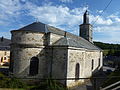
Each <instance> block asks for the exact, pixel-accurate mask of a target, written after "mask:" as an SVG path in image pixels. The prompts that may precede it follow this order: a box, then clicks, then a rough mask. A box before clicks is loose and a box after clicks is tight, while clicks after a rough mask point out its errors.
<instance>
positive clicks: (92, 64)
mask: <svg viewBox="0 0 120 90" xmlns="http://www.w3.org/2000/svg"><path fill="white" fill-rule="evenodd" d="M93 68H94V60H93V59H92V67H91V70H93Z"/></svg>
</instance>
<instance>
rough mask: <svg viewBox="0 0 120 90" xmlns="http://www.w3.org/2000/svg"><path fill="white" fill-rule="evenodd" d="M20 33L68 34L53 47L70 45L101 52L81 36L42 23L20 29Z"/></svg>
mask: <svg viewBox="0 0 120 90" xmlns="http://www.w3.org/2000/svg"><path fill="white" fill-rule="evenodd" d="M18 30H20V31H32V32H42V33H48V32H51V33H55V34H59V35H62V36H64V35H65V33H66V38H61V39H60V40H58V41H57V42H56V43H54V44H53V45H60V46H61V45H68V46H73V47H80V48H86V49H90V50H101V49H100V48H99V47H97V46H95V45H94V44H93V43H91V42H89V41H87V40H85V39H84V38H82V37H80V36H76V35H74V34H71V33H69V32H65V31H63V30H61V29H58V28H55V27H53V26H49V25H47V24H43V23H41V22H34V23H32V24H30V25H27V26H25V27H23V28H20V29H18Z"/></svg>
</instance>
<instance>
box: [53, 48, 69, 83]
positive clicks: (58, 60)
mask: <svg viewBox="0 0 120 90" xmlns="http://www.w3.org/2000/svg"><path fill="white" fill-rule="evenodd" d="M52 53H53V59H52V78H55V79H65V78H66V75H67V59H68V57H67V47H53V52H52ZM60 82H62V83H63V84H65V81H64V80H61V81H60Z"/></svg>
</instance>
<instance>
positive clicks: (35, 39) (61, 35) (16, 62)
mask: <svg viewBox="0 0 120 90" xmlns="http://www.w3.org/2000/svg"><path fill="white" fill-rule="evenodd" d="M11 33H12V38H11V40H12V43H11V53H10V54H11V59H10V60H11V62H10V72H11V73H13V75H15V76H16V77H21V78H41V79H42V78H44V79H45V78H49V77H50V78H53V79H65V78H75V79H73V80H61V81H60V82H61V83H63V84H65V85H66V86H68V87H70V86H74V85H76V84H77V83H80V82H84V80H80V79H79V78H88V77H91V76H92V74H93V73H95V72H97V71H98V70H100V69H101V68H102V62H103V61H102V50H101V49H100V48H98V47H97V46H95V45H94V43H93V41H92V25H91V24H90V23H89V13H88V11H86V12H85V13H84V16H83V24H81V25H80V34H79V36H76V35H74V34H71V33H69V32H66V31H63V30H61V29H58V28H55V27H53V26H49V25H47V24H44V23H41V22H34V23H32V24H29V25H27V26H25V27H22V28H20V29H18V30H12V31H11Z"/></svg>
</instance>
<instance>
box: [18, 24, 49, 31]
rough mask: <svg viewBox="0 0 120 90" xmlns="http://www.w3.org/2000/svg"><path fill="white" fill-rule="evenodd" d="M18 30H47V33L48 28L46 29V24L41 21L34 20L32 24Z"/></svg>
mask: <svg viewBox="0 0 120 90" xmlns="http://www.w3.org/2000/svg"><path fill="white" fill-rule="evenodd" d="M18 30H24V31H34V32H45V33H47V32H48V30H47V29H46V25H45V24H43V23H41V22H34V23H32V24H29V25H27V26H25V27H22V28H20V29H18Z"/></svg>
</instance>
